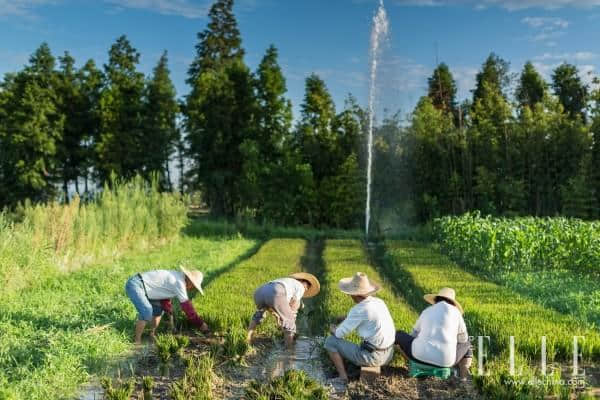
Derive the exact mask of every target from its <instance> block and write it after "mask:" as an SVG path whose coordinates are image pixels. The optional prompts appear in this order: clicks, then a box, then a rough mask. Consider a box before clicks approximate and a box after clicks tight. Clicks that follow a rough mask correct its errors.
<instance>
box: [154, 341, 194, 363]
mask: <svg viewBox="0 0 600 400" xmlns="http://www.w3.org/2000/svg"><path fill="white" fill-rule="evenodd" d="M155 344H156V352H157V354H158V357H159V359H160V361H161V362H162V363H163V364H168V363H169V361H171V360H172V359H173V357H174V356H176V355H178V356H180V357H181V356H182V355H183V351H184V350H185V348H186V347H187V346H188V345H189V344H190V338H189V337H187V336H175V335H171V334H163V335H157V336H156V339H155Z"/></svg>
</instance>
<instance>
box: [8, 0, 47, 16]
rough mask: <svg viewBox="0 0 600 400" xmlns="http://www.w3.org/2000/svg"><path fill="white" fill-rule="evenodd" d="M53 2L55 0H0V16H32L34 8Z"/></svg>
mask: <svg viewBox="0 0 600 400" xmlns="http://www.w3.org/2000/svg"><path fill="white" fill-rule="evenodd" d="M55 2H56V1H55V0H0V17H4V16H19V17H32V16H34V14H33V12H32V10H33V9H34V8H36V7H39V6H43V5H46V4H54V3H55Z"/></svg>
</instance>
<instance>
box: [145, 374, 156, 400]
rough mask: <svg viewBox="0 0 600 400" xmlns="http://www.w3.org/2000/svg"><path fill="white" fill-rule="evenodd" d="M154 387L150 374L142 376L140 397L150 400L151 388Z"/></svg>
mask: <svg viewBox="0 0 600 400" xmlns="http://www.w3.org/2000/svg"><path fill="white" fill-rule="evenodd" d="M153 389H154V379H153V378H152V377H151V376H145V377H144V378H142V398H143V400H152V390H153Z"/></svg>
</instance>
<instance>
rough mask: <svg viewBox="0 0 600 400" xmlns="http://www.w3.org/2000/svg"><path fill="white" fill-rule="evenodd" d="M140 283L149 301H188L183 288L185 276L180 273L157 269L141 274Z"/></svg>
mask: <svg viewBox="0 0 600 400" xmlns="http://www.w3.org/2000/svg"><path fill="white" fill-rule="evenodd" d="M140 275H141V276H142V281H144V287H145V288H146V295H147V296H148V298H149V299H150V300H165V299H172V298H174V297H176V298H177V300H179V302H180V303H185V302H186V301H188V300H189V297H188V292H187V289H186V287H185V274H184V273H183V272H182V271H173V270H164V269H158V270H154V271H147V272H142V273H141V274H140Z"/></svg>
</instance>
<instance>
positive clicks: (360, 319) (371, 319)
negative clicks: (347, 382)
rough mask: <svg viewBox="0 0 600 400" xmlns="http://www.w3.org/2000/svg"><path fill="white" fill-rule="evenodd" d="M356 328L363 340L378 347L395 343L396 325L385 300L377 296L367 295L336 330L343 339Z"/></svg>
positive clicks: (336, 333)
mask: <svg viewBox="0 0 600 400" xmlns="http://www.w3.org/2000/svg"><path fill="white" fill-rule="evenodd" d="M353 330H356V332H357V333H358V335H359V336H360V337H361V339H362V340H364V341H366V342H369V343H370V344H372V345H373V346H375V347H377V348H378V349H387V348H388V347H390V346H392V345H393V344H394V340H395V338H396V327H395V326H394V320H393V319H392V316H391V315H390V311H389V310H388V308H387V306H386V305H385V302H384V301H383V300H381V299H379V298H377V297H371V296H369V297H367V298H366V299H364V300H363V301H361V302H360V303H358V304H356V305H355V306H354V307H352V308H351V309H350V312H349V313H348V316H347V317H346V319H345V320H344V322H342V323H341V324H340V325H339V326H338V327H337V329H336V330H335V336H336V337H338V338H340V339H342V338H344V337H346V336H347V335H348V334H349V333H350V332H352V331H353Z"/></svg>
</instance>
